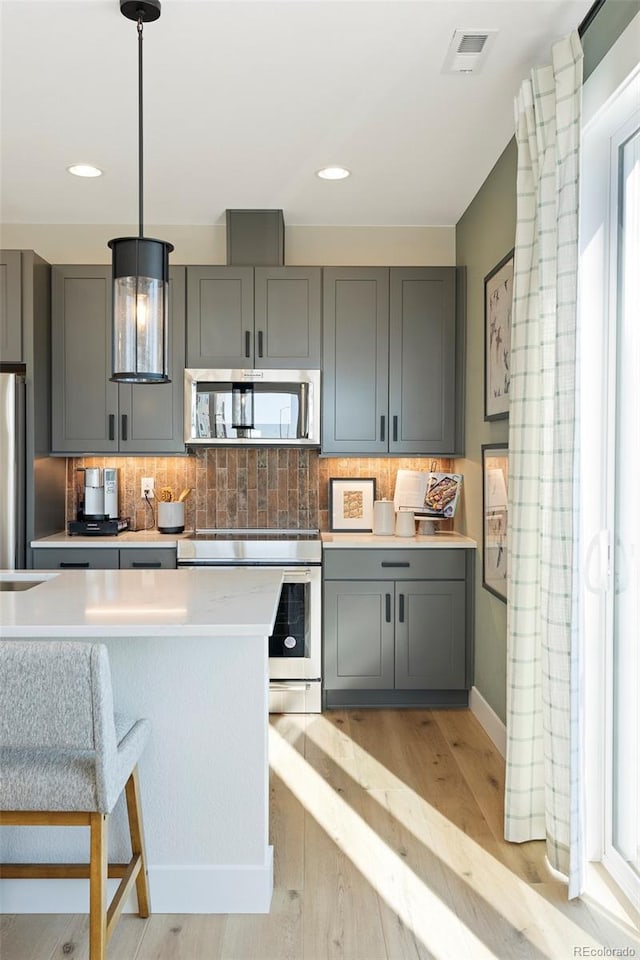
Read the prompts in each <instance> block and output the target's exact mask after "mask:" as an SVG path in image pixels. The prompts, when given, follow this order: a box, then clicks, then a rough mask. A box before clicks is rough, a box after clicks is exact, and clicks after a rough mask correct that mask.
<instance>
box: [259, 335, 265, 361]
mask: <svg viewBox="0 0 640 960" xmlns="http://www.w3.org/2000/svg"><path fill="white" fill-rule="evenodd" d="M258 356H259V357H263V356H264V354H263V352H262V330H258Z"/></svg>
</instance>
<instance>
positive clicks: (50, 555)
mask: <svg viewBox="0 0 640 960" xmlns="http://www.w3.org/2000/svg"><path fill="white" fill-rule="evenodd" d="M33 566H34V569H36V570H75V569H77V570H117V569H118V551H117V550H116V549H115V548H111V547H60V548H59V549H55V548H54V547H39V548H38V547H36V548H35V549H34V551H33Z"/></svg>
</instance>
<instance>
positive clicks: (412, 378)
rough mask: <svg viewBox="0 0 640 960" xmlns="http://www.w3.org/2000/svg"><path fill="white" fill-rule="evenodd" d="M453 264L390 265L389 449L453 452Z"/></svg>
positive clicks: (454, 439)
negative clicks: (448, 265) (433, 265)
mask: <svg viewBox="0 0 640 960" xmlns="http://www.w3.org/2000/svg"><path fill="white" fill-rule="evenodd" d="M455 285H456V272H455V267H392V268H391V301H390V332H389V417H390V420H391V424H390V435H389V452H390V453H396V454H403V453H404V454H411V455H415V454H453V453H455V452H456V437H455V426H456V418H455V411H456V312H455V309H456V302H455V289H456V286H455Z"/></svg>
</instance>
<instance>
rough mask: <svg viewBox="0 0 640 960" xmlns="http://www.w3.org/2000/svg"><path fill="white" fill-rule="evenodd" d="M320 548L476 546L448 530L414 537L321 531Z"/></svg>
mask: <svg viewBox="0 0 640 960" xmlns="http://www.w3.org/2000/svg"><path fill="white" fill-rule="evenodd" d="M321 536H322V549H323V550H327V549H334V548H340V547H342V548H349V549H350V550H353V549H364V548H367V549H370V550H371V549H376V550H377V549H380V548H381V547H382V548H385V549H396V550H400V549H401V550H406V549H407V548H408V549H410V550H412V549H418V548H421V549H425V548H426V549H436V550H437V549H442V548H443V547H446V548H447V549H448V550H451V549H452V548H453V549H465V550H473V549H475V547H477V543H476V541H475V540H472V539H471V537H465V536H463V535H462V534H461V533H454V532H453V531H452V530H448V531H446V532H444V531H443V532H442V533H434V534H431V535H429V536H427V535H423V534H419V535H417V536H415V537H396V536H391V537H379V536H376V535H375V534H373V533H323V534H321Z"/></svg>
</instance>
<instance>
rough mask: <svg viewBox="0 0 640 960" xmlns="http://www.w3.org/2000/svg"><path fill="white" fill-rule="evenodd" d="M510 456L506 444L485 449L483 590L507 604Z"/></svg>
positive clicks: (497, 444)
mask: <svg viewBox="0 0 640 960" xmlns="http://www.w3.org/2000/svg"><path fill="white" fill-rule="evenodd" d="M508 490H509V453H508V449H507V444H506V443H485V444H483V445H482V524H483V537H482V540H483V543H482V586H483V587H484V588H485V590H488V591H489V593H492V594H493V595H494V596H495V597H498V598H499V599H500V600H503V601H504V602H505V603H506V602H507V560H508V541H507V519H508Z"/></svg>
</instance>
